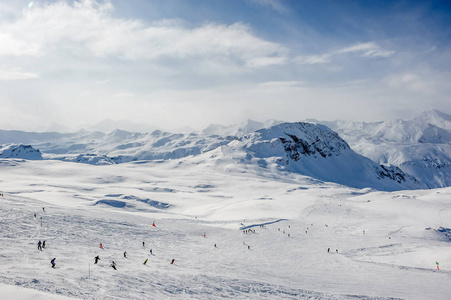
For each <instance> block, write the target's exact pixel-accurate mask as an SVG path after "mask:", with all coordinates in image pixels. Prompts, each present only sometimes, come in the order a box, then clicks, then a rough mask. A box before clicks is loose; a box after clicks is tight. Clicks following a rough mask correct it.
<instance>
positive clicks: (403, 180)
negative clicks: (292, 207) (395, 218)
mask: <svg viewBox="0 0 451 300" xmlns="http://www.w3.org/2000/svg"><path fill="white" fill-rule="evenodd" d="M222 148H223V149H224V148H228V149H227V150H225V152H226V153H229V154H230V155H232V156H234V157H241V159H238V161H239V162H240V163H244V162H247V163H249V162H254V163H256V164H258V165H260V166H262V167H266V166H268V165H271V164H273V163H275V164H277V165H278V166H280V167H281V168H282V169H283V170H286V171H290V172H295V173H298V174H302V175H306V176H310V177H312V178H316V179H319V180H322V181H328V182H336V183H339V184H343V185H346V186H351V187H356V188H365V187H372V188H375V189H381V190H399V189H418V188H427V186H426V185H425V184H424V183H421V182H420V181H419V180H417V179H415V178H414V177H412V176H410V175H408V174H406V173H404V172H403V171H402V170H401V169H399V168H397V167H395V166H390V165H378V164H376V163H375V162H373V161H372V160H370V159H368V158H366V157H363V156H361V155H359V154H357V153H355V152H354V151H353V150H352V149H351V148H350V147H349V145H348V144H347V143H346V142H345V141H344V140H343V139H342V138H340V136H339V135H338V134H337V133H336V132H334V131H332V130H330V129H329V128H328V127H326V126H324V125H320V124H313V123H283V124H280V125H276V126H272V127H270V128H267V129H260V130H258V131H256V132H254V133H251V134H249V135H246V136H244V137H242V138H239V139H237V140H235V141H233V142H231V143H230V144H228V145H226V146H223V147H222ZM240 152H244V153H245V155H243V154H240Z"/></svg>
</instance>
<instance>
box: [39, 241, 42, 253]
mask: <svg viewBox="0 0 451 300" xmlns="http://www.w3.org/2000/svg"><path fill="white" fill-rule="evenodd" d="M41 245H42V243H41V241H39V242H38V250H41V251H42V247H41Z"/></svg>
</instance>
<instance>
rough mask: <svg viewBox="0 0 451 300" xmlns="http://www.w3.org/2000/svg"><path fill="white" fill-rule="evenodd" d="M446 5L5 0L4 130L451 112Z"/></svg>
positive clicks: (0, 59)
mask: <svg viewBox="0 0 451 300" xmlns="http://www.w3.org/2000/svg"><path fill="white" fill-rule="evenodd" d="M450 20H451V2H449V1H302V0H298V1H296V0H292V1H289V0H286V1H277V0H241V1H238V0H223V1H219V0H217V1H215V0H209V1H207V0H204V1H201V0H185V1H182V0H167V1H152V0H128V1H115V0H111V1H95V0H84V1H0V45H2V47H1V48H0V104H1V106H2V109H3V111H4V116H3V117H2V119H1V120H0V128H3V129H23V130H44V129H45V128H48V127H49V126H50V125H51V124H54V123H56V124H61V125H64V126H68V127H77V126H80V125H83V124H92V123H96V122H99V121H101V120H103V119H112V120H130V121H133V122H137V123H146V124H151V125H154V126H158V127H160V128H163V129H167V130H174V129H177V128H180V127H186V126H189V127H192V128H195V129H200V128H203V127H206V126H207V125H209V124H211V123H220V124H232V123H239V122H241V121H244V120H246V119H249V118H250V119H255V120H259V121H264V120H267V119H278V120H285V121H300V120H303V119H308V118H316V119H319V120H336V119H348V120H360V121H376V120H387V119H394V118H409V117H411V116H412V115H413V114H415V113H416V112H418V111H422V110H429V109H438V110H441V111H444V112H446V113H451V99H450V96H449V95H451V87H450V85H449V82H451V51H450V50H451V47H450V40H451V21H450Z"/></svg>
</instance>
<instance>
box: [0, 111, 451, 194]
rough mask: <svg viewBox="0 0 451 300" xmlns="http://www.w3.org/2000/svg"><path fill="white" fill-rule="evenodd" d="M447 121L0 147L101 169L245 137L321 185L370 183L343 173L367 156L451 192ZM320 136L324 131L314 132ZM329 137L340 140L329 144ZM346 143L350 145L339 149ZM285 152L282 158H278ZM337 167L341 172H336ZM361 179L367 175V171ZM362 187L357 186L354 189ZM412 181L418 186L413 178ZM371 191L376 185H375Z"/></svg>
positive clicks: (25, 135) (404, 176)
mask: <svg viewBox="0 0 451 300" xmlns="http://www.w3.org/2000/svg"><path fill="white" fill-rule="evenodd" d="M450 120H451V116H449V115H447V114H444V113H441V112H438V111H428V112H423V113H422V114H420V115H418V116H417V117H415V118H413V119H411V120H407V121H404V120H396V121H383V122H372V123H365V122H353V121H333V122H322V121H315V123H318V124H323V125H325V126H327V127H329V128H331V129H332V130H333V131H335V132H336V133H335V132H334V133H333V134H332V133H331V132H329V133H328V134H325V132H326V131H325V130H326V129H325V127H324V126H323V127H321V126H320V125H315V126H316V127H315V128H316V129H315V130H314V131H315V135H314V136H312V137H309V139H306V138H307V137H306V136H305V134H306V133H305V132H304V133H302V132H300V131H298V132H296V133H290V134H289V135H287V134H285V133H282V132H279V131H280V130H281V129H280V127H277V126H279V125H281V123H282V122H281V121H276V120H269V121H267V122H256V121H252V120H248V121H246V122H244V123H242V124H240V125H237V126H221V125H211V126H209V127H207V128H206V129H204V130H203V131H202V132H200V133H195V132H192V133H170V132H164V131H161V130H156V131H153V132H151V133H138V132H129V131H124V130H120V129H116V130H114V131H111V132H109V133H103V132H100V131H86V130H80V131H78V132H74V133H56V132H44V133H33V132H22V131H5V130H0V144H9V143H15V144H23V145H31V146H33V147H34V148H35V149H39V150H40V151H41V152H42V155H43V157H44V159H57V160H63V161H71V162H80V163H87V164H96V165H99V164H117V163H126V162H131V161H136V160H168V159H180V158H183V157H188V156H197V155H200V154H202V153H207V152H209V151H212V150H214V149H216V148H218V147H220V146H225V145H227V144H229V143H230V142H231V141H233V140H235V139H240V141H241V142H242V143H244V141H245V140H246V141H247V142H246V143H247V146H246V147H247V150H248V151H249V153H251V154H249V155H262V154H256V153H257V152H258V151H257V152H255V151H254V150H255V149H256V148H257V147H262V145H263V144H265V145H269V146H268V147H267V149H266V150H267V151H269V152H268V153H271V151H276V152H277V153H272V154H274V157H276V156H279V157H287V158H289V159H288V160H285V161H284V163H281V162H280V165H282V164H285V169H286V170H289V171H291V172H298V173H301V174H310V175H309V176H312V177H316V178H321V179H322V180H329V181H332V182H339V183H343V184H350V185H351V186H363V185H364V184H365V180H367V179H368V178H367V177H362V176H357V177H353V174H358V173H359V172H354V171H349V172H350V173H349V174H346V176H344V174H343V173H342V172H344V171H343V170H347V169H349V170H354V169H355V168H358V167H359V166H360V167H361V168H362V169H365V170H367V169H368V168H369V167H368V166H370V165H371V162H369V161H368V160H362V159H361V158H362V156H363V157H364V158H369V159H371V160H373V161H374V162H375V164H374V165H373V166H372V167H371V168H373V169H374V172H370V173H376V174H379V177H382V178H392V179H395V181H401V182H403V180H405V182H408V181H409V180H410V179H409V178H411V179H412V178H416V181H417V182H421V184H418V183H415V184H413V185H407V186H408V187H406V188H418V187H419V186H421V187H423V186H424V185H423V184H426V185H427V186H428V187H430V188H435V187H444V186H451V147H450V143H451V131H450V130H449V129H448V128H450V127H451V125H450V122H451V121H450ZM284 126H287V125H284ZM304 126H307V125H304ZM308 126H310V125H308ZM320 128H321V130H320ZM304 129H306V127H305V128H304ZM262 130H263V131H262ZM265 130H266V131H265ZM316 130H320V131H323V132H321V133H320V132H316ZM265 132H266V133H265ZM276 132H278V133H277V134H279V135H277V134H276ZM270 133H271V134H273V136H272V138H273V139H275V140H276V141H277V145H276V144H273V142H271V141H270V140H268V139H265V135H269V136H271V134H270ZM309 134H312V133H309ZM257 136H258V137H259V138H260V139H258V138H257ZM332 136H333V137H334V139H333V140H334V141H335V142H334V143H332V144H328V143H330V142H331V140H332V139H331V137H332ZM314 137H315V138H316V137H318V139H319V140H318V141H316V140H313V138H314ZM300 140H303V141H308V143H307V148H305V149H304V145H303V144H302V143H303V142H299V141H300ZM263 141H265V142H263ZM339 141H340V142H339ZM343 141H346V143H345V144H342V142H343ZM252 143H255V144H252ZM321 143H324V145H323V146H324V147H321V148H315V147H317V146H318V144H321ZM276 146H277V147H276ZM337 147H338V148H337ZM340 147H342V148H340ZM343 147H344V148H343ZM276 148H277V149H276ZM279 148H280V149H279ZM282 148H283V149H284V151H285V153H282V152H280V150H281V149H282ZM348 148H351V149H352V150H354V151H355V152H357V153H358V154H360V158H359V159H354V158H349V157H347V155H348V154H347V153H348V151H344V150H348ZM312 149H313V150H312ZM337 149H341V151H342V152H343V153H340V155H339V156H336V155H331V156H330V157H329V156H328V154H330V153H334V151H337ZM266 150H265V151H266ZM270 150H271V151H270ZM252 151H254V152H252ZM310 151H314V152H315V153H314V154H313V153H312V152H310ZM303 152H305V153H303ZM268 153H267V154H268ZM5 155H6V152H5ZM299 155H306V156H307V157H309V159H302V160H299V161H297V160H296V159H297V156H299ZM322 155H326V157H323V158H324V159H326V158H327V160H321V159H319V158H320V157H322ZM353 155H355V153H354V154H353ZM314 156H316V158H318V159H317V160H312V161H311V159H312V157H314ZM348 156H349V155H348ZM324 161H327V162H328V163H329V162H331V161H334V164H333V166H332V165H327V166H323V165H322V163H323V162H324ZM339 164H341V166H340V167H339V168H338V165H339ZM361 164H363V165H365V167H362V165H361ZM395 167H397V168H395ZM371 168H370V169H371ZM363 173H364V174H369V173H368V172H366V171H365V172H363ZM351 178H352V180H351ZM358 181H360V183H357V182H358ZM370 181H371V180H370ZM381 181H384V180H382V179H379V180H378V181H377V182H376V183H379V182H381ZM412 182H415V180H413V179H412ZM371 186H379V185H378V184H371ZM392 188H394V187H392Z"/></svg>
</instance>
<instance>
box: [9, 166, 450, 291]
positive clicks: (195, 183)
mask: <svg viewBox="0 0 451 300" xmlns="http://www.w3.org/2000/svg"><path fill="white" fill-rule="evenodd" d="M16 163H17V164H18V165H20V167H19V168H16V167H8V166H4V165H2V166H3V167H2V172H3V173H4V174H8V176H4V177H2V181H1V184H2V189H3V190H4V194H5V197H3V198H0V203H1V205H0V224H1V227H0V228H1V230H0V241H1V248H0V265H1V266H2V268H1V269H0V282H1V283H6V284H9V285H16V286H19V287H22V288H23V287H26V288H31V289H34V290H39V291H41V292H46V293H49V294H52V295H63V296H67V297H73V298H82V299H220V298H221V299H222V298H234V299H283V298H286V299H356V298H361V299H382V298H389V299H390V298H402V299H447V298H448V297H449V295H450V294H451V287H450V286H449V280H450V277H451V269H450V268H451V267H450V263H449V262H450V261H451V257H450V253H451V251H450V250H451V249H450V247H451V244H450V241H449V239H447V237H446V235H444V234H443V233H441V232H439V231H437V229H438V228H439V227H443V228H450V227H451V224H449V220H450V218H449V216H450V209H451V208H450V205H449V200H448V199H449V196H450V195H451V189H449V188H448V189H446V188H445V189H439V190H428V191H409V192H406V191H402V192H393V193H380V192H371V191H370V190H355V189H350V188H347V187H343V186H338V185H334V184H327V183H321V182H319V181H314V180H312V179H311V178H307V177H303V176H300V175H293V174H290V175H287V178H286V180H280V176H281V175H280V173H277V172H275V171H274V172H272V171H271V170H268V172H267V173H264V174H263V173H261V172H260V173H259V172H258V170H257V169H252V168H249V167H247V168H246V169H243V168H241V167H240V166H237V165H233V168H232V167H230V168H228V169H227V170H228V171H225V170H224V169H223V167H224V165H219V166H215V165H214V164H210V165H207V166H205V165H203V166H202V165H199V166H198V167H197V168H196V167H195V166H194V167H193V165H191V164H188V162H184V161H182V164H180V161H170V162H165V163H161V164H160V163H151V164H123V165H115V166H89V165H88V166H87V165H77V164H71V163H62V162H40V161H35V162H28V161H27V162H16ZM124 196H126V197H124ZM131 196H134V197H131ZM105 199H106V200H115V201H117V202H99V201H101V200H105ZM146 199H150V200H153V201H157V202H159V203H168V204H170V206H169V207H168V208H164V209H159V208H156V207H155V206H152V205H151V204H149V203H150V202H145V201H144V200H146ZM119 202H120V203H123V204H125V206H122V205H117V204H118V203H119ZM42 207H45V210H46V212H43V211H42ZM34 213H36V214H37V217H36V218H34V216H33V214H34ZM41 216H42V217H43V220H42V227H41V224H40V221H41V220H40V217H41ZM154 221H155V223H156V227H153V226H152V223H153V222H154ZM241 224H243V225H241ZM260 224H266V227H265V228H260V227H259V225H260ZM312 224H313V225H312ZM326 224H327V226H326ZM289 226H290V227H289ZM246 227H247V229H252V230H255V233H243V230H241V229H240V228H246ZM279 228H280V231H279ZM307 228H308V229H307ZM425 228H430V230H426V229H425ZM363 230H365V235H363ZM284 231H285V233H283V232H284ZM305 231H307V233H306V232H305ZM204 233H205V234H206V237H203V234H204ZM288 234H290V237H288ZM39 240H41V241H42V240H46V244H47V247H46V249H44V250H43V251H39V250H37V245H36V244H37V242H38V241H39ZM143 241H145V247H143V246H142V242H143ZM99 243H102V244H103V246H104V249H100V248H99ZM214 244H216V245H217V247H216V248H215V247H214ZM247 246H250V249H248V247H247ZM327 248H331V249H330V250H331V251H330V252H331V253H327ZM149 249H152V250H153V253H154V255H150V253H149ZM335 249H338V253H336V252H335ZM124 251H127V254H128V257H127V258H124V257H123V252H124ZM96 255H99V256H100V258H101V260H100V261H99V264H98V265H94V257H95V256H96ZM53 257H56V268H55V269H52V268H51V267H50V259H52V258H53ZM146 258H149V261H148V263H147V265H143V262H144V260H145V259H146ZM172 259H175V265H171V264H170V262H171V260H172ZM113 260H114V261H115V262H116V263H117V271H115V270H113V269H112V268H111V267H109V265H110V263H111V261H113ZM436 260H437V261H439V262H440V268H441V270H440V271H437V270H435V261H436ZM89 269H90V273H89ZM3 293H6V292H5V290H4V289H2V288H0V294H3ZM25 293H26V292H24V298H25Z"/></svg>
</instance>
